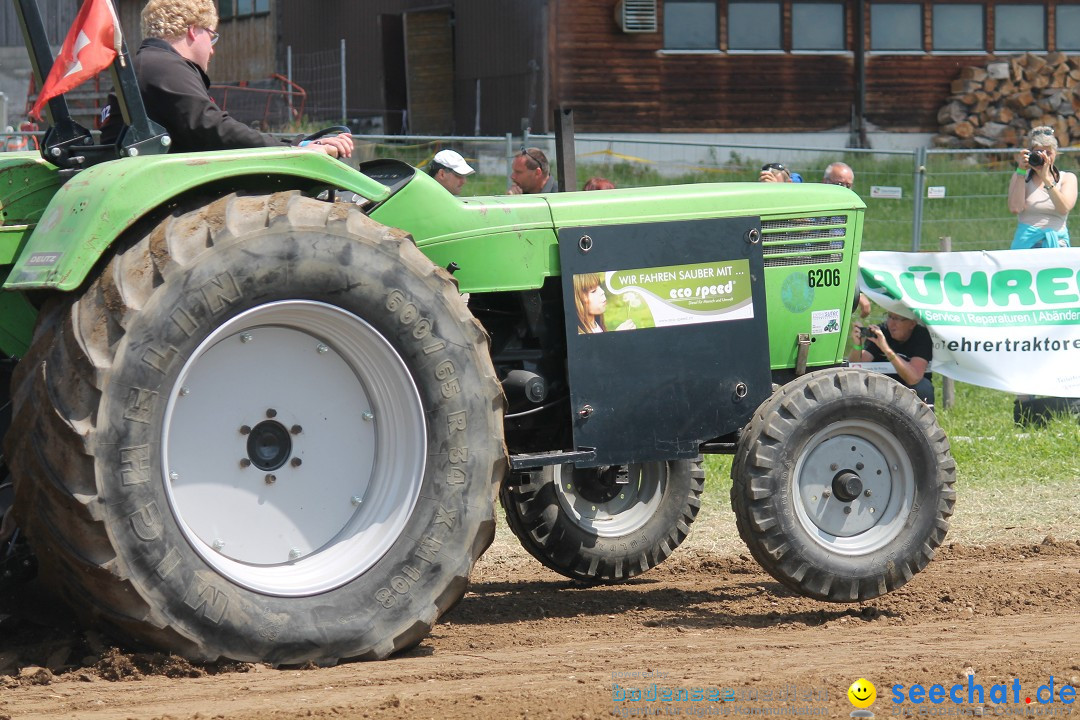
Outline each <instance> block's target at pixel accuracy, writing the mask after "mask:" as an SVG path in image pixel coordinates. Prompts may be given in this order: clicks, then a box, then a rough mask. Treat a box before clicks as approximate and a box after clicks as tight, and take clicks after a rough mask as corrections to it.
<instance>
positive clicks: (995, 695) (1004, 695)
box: [891, 675, 1076, 717]
mask: <svg viewBox="0 0 1080 720" xmlns="http://www.w3.org/2000/svg"><path fill="white" fill-rule="evenodd" d="M891 689H892V696H891V700H892V702H893V704H894V705H899V706H900V711H901V714H902V715H910V716H913V715H927V716H930V715H935V716H942V715H954V714H970V713H971V712H972V710H973V708H972V707H971V706H982V705H986V704H989V705H990V706H991V707H988V708H985V709H983V710H982V714H983V715H991V714H992V715H998V716H1002V715H1022V716H1027V717H1036V716H1039V717H1050V716H1058V717H1063V716H1066V715H1070V714H1071V713H1072V705H1073V704H1074V703H1075V702H1076V688H1074V687H1073V686H1072V685H1069V684H1067V683H1061V684H1056V681H1055V680H1054V677H1053V676H1050V681H1049V682H1047V683H1046V684H1044V685H1040V686H1039V687H1038V689H1037V690H1035V692H1034V693H1028V692H1025V691H1024V689H1023V687H1022V686H1021V684H1020V681H1019V680H1016V679H1014V680H1012V681H1011V682H1005V683H996V684H994V685H991V686H990V688H989V689H987V688H985V687H983V685H982V684H981V683H977V682H975V680H974V676H973V675H968V679H967V683H957V684H955V685H952V686H950V687H948V688H946V687H945V686H944V685H940V684H935V685H931V686H930V687H929V688H927V687H924V686H923V685H921V684H918V683H916V684H913V685H911V686H910V687H905V686H904V685H900V684H897V685H893V686H892V688H891ZM905 703H911V704H912V705H914V706H917V707H910V706H908V705H906V704H905ZM928 705H929V706H932V707H929V706H928ZM957 706H966V707H963V708H960V707H957Z"/></svg>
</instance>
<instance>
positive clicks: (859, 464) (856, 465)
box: [855, 462, 866, 470]
mask: <svg viewBox="0 0 1080 720" xmlns="http://www.w3.org/2000/svg"><path fill="white" fill-rule="evenodd" d="M864 467H866V466H865V465H863V464H862V463H861V462H858V463H855V469H856V470H862V469H863V468H864Z"/></svg>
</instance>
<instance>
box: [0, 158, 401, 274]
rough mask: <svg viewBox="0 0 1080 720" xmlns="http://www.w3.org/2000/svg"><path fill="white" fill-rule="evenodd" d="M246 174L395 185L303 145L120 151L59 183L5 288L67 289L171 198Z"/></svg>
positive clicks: (370, 191)
mask: <svg viewBox="0 0 1080 720" xmlns="http://www.w3.org/2000/svg"><path fill="white" fill-rule="evenodd" d="M243 176H258V177H259V179H260V182H262V183H265V181H266V180H267V179H268V178H273V177H280V178H281V180H282V183H283V187H295V186H297V185H298V184H300V185H308V184H310V185H315V186H319V185H327V186H330V187H336V188H344V189H346V190H351V191H353V192H355V193H357V194H358V195H361V196H363V197H366V198H368V199H369V200H372V201H373V202H381V201H383V200H385V199H386V198H387V197H389V195H390V190H389V189H388V188H386V187H385V186H383V185H381V184H380V183H378V182H376V181H374V180H372V179H371V178H368V177H366V176H364V175H362V174H360V173H359V172H357V171H356V170H354V169H352V168H351V167H349V166H348V165H345V164H344V163H342V162H338V161H337V160H334V159H332V158H330V157H329V156H328V155H324V154H322V153H315V152H311V151H309V150H301V149H298V148H288V147H284V146H283V147H282V148H281V149H278V148H257V149H250V150H231V151H215V152H206V153H178V154H176V155H156V156H144V157H132V158H123V159H121V160H116V161H113V162H107V163H101V164H100V165H94V166H93V167H90V168H87V169H86V170H82V171H80V172H79V173H78V174H77V175H75V176H74V177H73V178H71V179H70V180H68V181H67V182H66V183H65V184H64V185H63V187H61V188H60V189H59V190H58V191H57V192H56V194H55V195H54V196H53V198H52V200H51V201H50V202H49V204H48V206H47V207H46V208H45V211H44V212H43V213H42V215H41V219H40V221H39V222H38V224H37V227H35V228H34V230H33V233H32V234H31V235H30V238H29V239H28V240H27V243H26V246H25V247H24V248H23V250H22V252H21V253H20V254H19V257H18V259H17V260H16V261H15V263H14V265H13V267H12V269H11V272H10V274H9V275H8V278H7V281H6V282H5V283H4V289H5V290H44V289H49V290H62V291H70V290H74V289H76V288H78V287H79V286H81V285H82V284H83V282H84V281H85V280H86V278H87V276H88V275H89V273H90V271H91V269H92V268H93V267H94V266H95V265H96V264H97V262H98V260H100V259H101V257H102V255H104V254H105V252H106V251H107V250H108V249H109V248H110V247H111V246H112V244H113V242H115V241H116V239H117V238H118V237H120V236H121V235H122V234H123V233H124V232H125V231H126V230H127V229H128V228H130V227H131V226H132V225H134V224H135V223H136V222H137V221H138V220H139V219H140V218H142V217H144V216H146V215H147V214H148V213H150V212H151V211H153V210H154V209H155V208H158V207H160V206H162V205H163V204H165V203H167V202H168V201H169V200H171V199H172V198H175V197H178V196H180V195H182V194H183V193H185V192H188V191H191V190H193V189H197V188H198V187H199V186H203V185H207V184H209V183H216V182H221V181H228V180H229V179H233V178H240V177H243Z"/></svg>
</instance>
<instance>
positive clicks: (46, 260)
mask: <svg viewBox="0 0 1080 720" xmlns="http://www.w3.org/2000/svg"><path fill="white" fill-rule="evenodd" d="M63 254H64V253H62V252H36V253H34V254H32V255H31V256H30V259H29V260H27V261H26V264H27V265H29V266H34V267H48V266H49V265H55V264H56V263H57V261H59V260H60V257H61V256H62V255H63Z"/></svg>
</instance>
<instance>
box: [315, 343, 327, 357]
mask: <svg viewBox="0 0 1080 720" xmlns="http://www.w3.org/2000/svg"><path fill="white" fill-rule="evenodd" d="M315 349H316V350H318V351H319V354H320V355H325V354H326V353H328V352H330V348H329V347H328V346H327V345H324V344H323V343H319V344H318V346H316V348H315Z"/></svg>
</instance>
